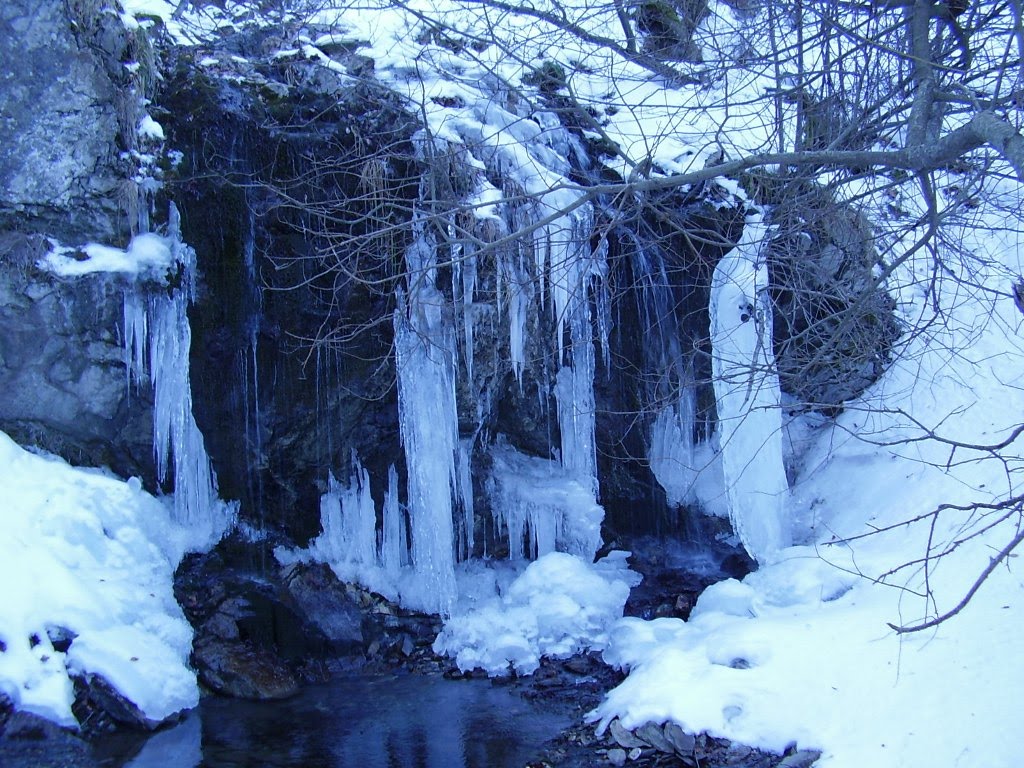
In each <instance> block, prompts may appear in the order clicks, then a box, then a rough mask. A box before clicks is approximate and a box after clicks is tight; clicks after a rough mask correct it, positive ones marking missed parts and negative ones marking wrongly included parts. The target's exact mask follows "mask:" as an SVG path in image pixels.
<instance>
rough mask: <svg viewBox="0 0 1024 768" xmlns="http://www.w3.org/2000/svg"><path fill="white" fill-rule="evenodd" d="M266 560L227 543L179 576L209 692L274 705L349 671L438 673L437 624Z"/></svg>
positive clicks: (190, 562)
mask: <svg viewBox="0 0 1024 768" xmlns="http://www.w3.org/2000/svg"><path fill="white" fill-rule="evenodd" d="M258 555H259V552H258V547H257V546H256V545H249V544H246V543H244V542H238V541H234V542H230V541H229V542H225V543H222V545H219V546H218V547H217V548H216V549H215V550H214V551H213V552H211V553H208V554H205V555H194V556H191V557H189V558H186V560H185V561H184V562H183V563H182V565H181V566H180V567H179V569H178V572H177V573H176V574H175V596H176V597H177V599H178V602H179V603H180V604H181V606H182V608H183V609H184V611H185V615H186V617H187V618H188V620H189V622H190V623H191V624H192V626H193V627H194V629H195V638H194V640H193V654H192V663H193V665H194V667H195V668H196V671H197V673H198V675H199V680H200V682H201V683H202V684H203V685H204V686H205V687H207V688H208V689H209V690H211V691H214V692H216V693H219V694H221V695H225V696H231V697H236V698H244V699H253V700H273V699H281V698H287V697H288V696H291V695H293V694H295V693H297V692H298V690H299V688H300V686H301V685H302V684H307V683H317V682H323V681H325V680H327V679H329V678H330V677H332V676H333V675H336V674H341V673H345V672H356V671H358V672H375V671H383V670H386V669H391V668H394V667H395V666H405V667H408V668H410V669H413V670H417V671H428V672H436V671H438V670H439V668H440V667H439V664H438V663H437V661H436V660H435V659H434V656H433V653H432V651H431V649H430V646H431V643H432V642H433V640H434V637H436V635H437V632H438V631H439V630H440V620H439V619H437V618H435V617H430V616H423V615H421V614H416V613H413V612H411V611H405V610H403V609H401V608H400V607H398V606H397V605H395V604H393V603H391V602H389V601H387V600H385V599H384V598H383V597H381V596H379V595H376V594H374V593H372V592H370V591H368V590H366V589H362V588H360V587H358V586H355V585H352V584H345V583H342V582H341V581H340V580H339V579H338V578H337V576H335V574H334V572H333V571H331V569H330V568H329V567H328V566H326V565H324V564H321V563H296V564H294V565H291V566H288V567H284V568H281V567H278V566H276V565H275V564H273V560H272V558H260V557H259V556H258ZM268 562H269V563H270V564H268ZM255 564H262V567H256V565H255Z"/></svg>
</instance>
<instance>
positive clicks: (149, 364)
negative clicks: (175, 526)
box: [124, 204, 235, 544]
mask: <svg viewBox="0 0 1024 768" xmlns="http://www.w3.org/2000/svg"><path fill="white" fill-rule="evenodd" d="M142 244H145V249H146V250H152V249H155V248H162V249H166V262H165V263H166V270H167V271H166V273H165V274H163V275H161V276H160V277H161V278H162V280H165V281H166V282H167V285H162V284H161V285H158V286H155V287H154V286H152V285H147V284H146V283H145V282H141V281H136V282H134V283H133V284H132V285H131V286H130V287H129V288H128V289H126V291H125V295H124V327H125V336H124V343H125V362H126V365H127V368H128V375H129V377H130V379H132V380H134V381H135V382H136V383H137V384H140V385H141V384H142V383H143V381H145V380H146V378H147V377H148V379H149V382H150V384H151V385H152V388H153V452H154V455H155V458H156V468H157V479H158V480H159V481H160V482H161V483H164V482H166V480H167V477H168V474H169V470H171V468H172V466H173V485H174V516H175V519H176V520H177V521H178V522H180V523H182V524H184V525H186V526H188V527H189V528H191V529H192V530H193V531H194V532H195V533H196V535H197V540H205V541H207V542H209V543H210V544H212V543H213V542H215V541H216V540H217V539H219V538H220V536H222V535H223V534H224V532H225V531H226V530H227V529H228V528H229V527H230V526H231V525H232V524H233V522H234V517H235V508H234V506H233V505H229V504H226V503H225V502H223V501H222V500H221V499H220V498H219V496H218V493H217V476H216V475H215V473H214V471H213V467H212V466H211V464H210V457H209V455H208V454H207V453H206V445H205V443H204V441H203V435H202V433H201V432H200V431H199V427H198V425H197V424H196V420H195V417H194V416H193V415H192V386H191V383H190V380H189V348H190V347H191V344H192V330H191V328H190V326H189V321H188V314H187V310H188V305H189V304H190V303H191V302H192V299H193V297H194V295H195V288H196V285H195V261H196V254H195V251H193V250H192V248H190V247H189V246H188V245H186V244H185V243H183V242H182V240H181V234H180V226H179V219H178V211H177V208H175V207H174V205H173V204H172V205H171V211H170V221H169V223H168V232H167V236H166V237H158V236H157V235H154V234H142V235H139V236H137V237H136V238H135V239H134V240H133V241H132V245H130V246H129V248H128V253H129V254H131V253H132V252H133V251H135V250H139V249H140V248H142V247H143V245H142ZM147 352H148V354H147Z"/></svg>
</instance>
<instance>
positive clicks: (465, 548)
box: [458, 438, 476, 560]
mask: <svg viewBox="0 0 1024 768" xmlns="http://www.w3.org/2000/svg"><path fill="white" fill-rule="evenodd" d="M472 451H473V440H472V439H471V438H467V439H465V440H460V441H459V462H458V491H459V501H460V502H461V507H462V526H461V529H460V530H461V534H460V537H459V538H460V546H459V559H460V560H468V559H469V558H471V557H472V556H473V547H474V545H475V544H476V541H475V536H474V531H473V519H474V514H473V473H472V464H471V462H472V458H471V456H472Z"/></svg>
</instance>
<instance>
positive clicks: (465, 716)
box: [101, 675, 570, 768]
mask: <svg viewBox="0 0 1024 768" xmlns="http://www.w3.org/2000/svg"><path fill="white" fill-rule="evenodd" d="M569 724H570V720H569V717H568V715H566V714H565V713H564V712H558V711H556V710H553V709H546V708H544V707H543V706H542V705H540V704H538V703H535V702H530V701H526V700H524V699H523V698H522V697H520V696H518V695H517V694H516V693H515V692H514V691H511V690H508V689H506V688H503V687H500V686H494V685H492V684H491V683H490V682H488V681H487V680H457V681H453V680H444V679H443V678H438V677H424V676H417V675H403V676H397V677H395V676H389V677H360V678H348V679H343V680H338V681H335V682H332V683H328V684H325V685H320V686H313V687H310V688H306V689H304V690H303V691H302V692H301V693H300V694H299V695H298V696H296V697H295V698H293V699H288V700H287V701H281V702H246V701H238V700H232V699H223V698H212V697H211V698H208V699H206V700H204V701H203V703H202V704H201V705H200V707H199V708H198V710H196V711H195V712H193V713H192V714H191V715H190V716H189V717H188V718H187V719H186V720H185V721H184V722H182V723H181V724H179V725H178V726H176V727H174V728H172V729H170V730H167V731H162V732H160V733H157V734H155V735H154V736H152V737H150V738H149V739H148V740H147V741H145V742H144V743H143V744H142V748H141V750H138V744H137V743H136V744H135V745H129V744H126V743H124V742H120V743H118V742H110V743H108V744H106V745H104V746H103V747H101V751H103V752H105V753H106V757H105V758H104V759H103V760H102V764H103V765H104V766H124V767H125V768H196V767H197V766H205V767H208V768H241V767H242V766H246V767H249V766H251V767H252V768H256V766H268V767H271V766H273V767H275V768H276V767H278V766H281V767H284V766H296V767H298V766H301V767H302V768H342V767H345V768H357V767H358V768H512V767H513V766H516V767H517V768H521V767H522V766H523V765H525V764H526V762H528V761H529V760H530V759H531V758H533V757H536V755H537V754H538V753H539V752H540V747H541V745H542V744H543V743H544V742H545V741H547V740H548V739H551V738H553V737H554V736H556V735H557V734H558V733H559V732H560V731H561V730H562V729H564V728H566V727H567V726H568V725H569ZM137 750H138V751H137ZM126 753H131V754H126Z"/></svg>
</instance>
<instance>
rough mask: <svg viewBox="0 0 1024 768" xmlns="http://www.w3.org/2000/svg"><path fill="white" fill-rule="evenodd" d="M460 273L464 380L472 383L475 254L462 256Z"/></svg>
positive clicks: (470, 252) (468, 253)
mask: <svg viewBox="0 0 1024 768" xmlns="http://www.w3.org/2000/svg"><path fill="white" fill-rule="evenodd" d="M460 271H461V273H462V332H463V337H464V340H463V344H464V347H465V357H466V380H467V381H468V382H469V383H470V384H471V385H472V383H473V326H474V324H475V321H476V310H475V308H474V306H473V294H474V293H475V292H476V279H477V271H476V254H475V253H473V252H472V251H468V252H466V253H465V254H464V257H463V263H462V267H461V270H460Z"/></svg>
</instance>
